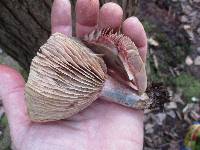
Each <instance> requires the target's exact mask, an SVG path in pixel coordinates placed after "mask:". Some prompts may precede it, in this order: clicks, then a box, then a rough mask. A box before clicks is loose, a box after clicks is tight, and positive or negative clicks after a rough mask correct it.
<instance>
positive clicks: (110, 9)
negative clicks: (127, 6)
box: [99, 2, 123, 29]
mask: <svg viewBox="0 0 200 150" xmlns="http://www.w3.org/2000/svg"><path fill="white" fill-rule="evenodd" d="M122 17H123V10H122V8H121V7H120V6H119V5H118V4H116V3H113V2H110V3H106V4H104V5H103V6H102V8H101V9H100V14H99V26H100V27H101V28H106V27H111V28H112V29H117V28H119V27H120V26H121V23H122Z"/></svg>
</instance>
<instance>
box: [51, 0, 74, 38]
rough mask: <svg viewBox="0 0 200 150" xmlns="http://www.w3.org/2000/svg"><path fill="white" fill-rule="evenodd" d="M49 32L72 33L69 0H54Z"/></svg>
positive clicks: (69, 34) (68, 34)
mask: <svg viewBox="0 0 200 150" xmlns="http://www.w3.org/2000/svg"><path fill="white" fill-rule="evenodd" d="M51 32H52V33H55V32H60V33H63V34H65V35H67V36H71V35H72V18H71V3H70V1H69V0H54V2H53V5H52V11H51Z"/></svg>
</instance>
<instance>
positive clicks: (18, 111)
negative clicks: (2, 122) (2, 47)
mask: <svg viewBox="0 0 200 150" xmlns="http://www.w3.org/2000/svg"><path fill="white" fill-rule="evenodd" d="M0 97H1V98H2V101H3V106H4V108H5V112H6V115H7V118H8V122H9V127H10V132H11V136H12V137H17V136H20V135H22V132H23V131H24V130H25V129H26V127H27V126H28V124H29V122H30V121H29V118H28V115H27V110H26V105H25V98H24V97H25V96H24V80H23V78H22V76H21V75H20V74H19V73H18V72H16V71H15V70H14V69H11V68H9V67H7V66H5V65H0Z"/></svg>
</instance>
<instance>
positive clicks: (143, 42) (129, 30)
mask: <svg viewBox="0 0 200 150" xmlns="http://www.w3.org/2000/svg"><path fill="white" fill-rule="evenodd" d="M122 32H123V33H124V34H125V35H126V36H128V37H130V38H131V39H132V41H133V42H134V43H135V45H136V46H137V47H138V49H139V52H140V55H141V57H142V59H143V61H145V58H146V54H147V36H146V32H145V30H144V28H143V25H142V23H141V22H140V21H139V19H138V18H137V17H130V18H127V19H126V20H125V21H124V22H123V25H122Z"/></svg>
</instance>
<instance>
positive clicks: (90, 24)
mask: <svg viewBox="0 0 200 150" xmlns="http://www.w3.org/2000/svg"><path fill="white" fill-rule="evenodd" d="M75 9H76V35H77V36H78V37H82V36H84V35H85V34H88V33H89V32H91V31H92V30H93V29H94V28H95V27H96V25H97V21H98V16H99V1H98V0H77V2H76V8H75Z"/></svg>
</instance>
